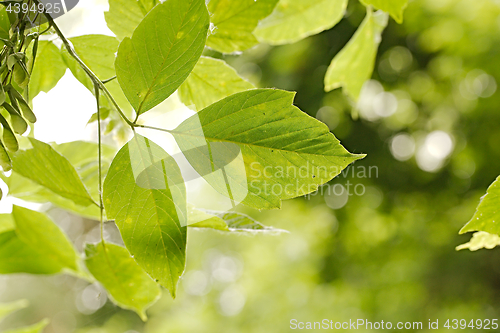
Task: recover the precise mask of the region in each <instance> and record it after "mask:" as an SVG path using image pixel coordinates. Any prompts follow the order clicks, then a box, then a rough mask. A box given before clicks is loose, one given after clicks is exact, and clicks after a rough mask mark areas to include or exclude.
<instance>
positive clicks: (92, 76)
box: [34, 0, 133, 128]
mask: <svg viewBox="0 0 500 333" xmlns="http://www.w3.org/2000/svg"><path fill="white" fill-rule="evenodd" d="M34 1H35V2H36V3H37V4H39V3H40V0H34ZM44 15H45V17H46V18H47V21H48V22H49V24H50V25H51V26H52V28H54V30H55V32H56V34H57V36H58V37H59V38H60V39H61V41H62V42H63V44H64V47H65V48H66V50H67V51H68V53H69V55H70V56H71V57H73V59H75V60H76V62H78V64H79V65H80V67H81V68H82V69H83V71H84V72H85V74H87V76H88V77H89V78H90V80H91V81H92V83H93V84H94V85H97V86H98V87H99V89H101V90H102V91H103V92H104V94H105V95H106V97H107V98H108V99H109V100H110V102H111V103H112V104H113V106H114V107H115V109H116V111H118V113H119V114H120V116H121V117H122V118H123V120H124V121H125V122H126V123H127V124H128V125H129V126H130V127H132V128H133V123H132V121H130V120H129V119H128V118H127V116H126V115H125V114H124V113H123V111H122V109H121V108H120V106H119V105H118V103H117V102H116V101H115V99H114V98H113V96H112V95H111V93H110V92H109V91H108V89H107V88H106V86H105V85H104V83H103V82H102V81H101V80H100V79H99V78H98V77H97V75H95V74H94V72H92V70H91V69H90V68H89V67H88V66H87V65H86V64H85V63H84V62H83V61H82V59H80V57H79V56H78V54H77V53H76V51H75V49H74V48H73V45H72V44H71V42H70V41H69V40H68V39H67V38H66V36H64V34H63V33H62V31H61V29H59V27H58V26H57V24H56V23H55V22H54V19H53V18H52V17H51V16H50V15H49V14H47V13H46V12H44Z"/></svg>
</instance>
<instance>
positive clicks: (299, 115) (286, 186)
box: [173, 89, 363, 209]
mask: <svg viewBox="0 0 500 333" xmlns="http://www.w3.org/2000/svg"><path fill="white" fill-rule="evenodd" d="M293 98H294V93H291V92H287V91H282V90H275V89H254V90H248V91H245V92H241V93H237V94H234V95H232V96H229V97H227V98H225V99H223V100H221V101H219V102H217V103H214V104H212V105H211V106H209V107H207V108H205V109H203V110H202V111H200V112H198V113H197V114H195V115H193V116H191V117H190V118H188V119H187V120H186V121H184V122H183V123H182V124H180V125H179V127H178V128H177V129H176V130H175V131H173V135H174V137H175V139H176V141H177V143H178V145H179V147H180V148H181V150H182V151H183V154H184V156H185V157H186V158H187V160H188V161H189V162H190V163H191V165H192V166H193V168H194V169H195V170H196V171H197V172H198V173H199V174H200V175H202V176H203V177H204V178H205V180H207V182H208V183H209V184H210V185H211V186H212V187H214V189H215V190H217V191H218V192H219V193H221V194H223V195H225V196H227V197H228V198H230V199H232V200H233V202H235V203H240V202H241V203H243V204H245V205H248V206H250V207H253V208H257V209H273V208H280V206H281V200H283V199H289V198H294V197H298V196H302V195H305V194H307V193H311V192H313V191H315V190H316V189H317V188H318V186H320V185H322V184H324V183H326V182H327V181H329V180H331V179H332V178H333V177H335V176H336V175H338V174H339V173H340V171H341V170H342V169H344V168H345V167H346V166H347V165H348V164H350V163H352V162H354V161H355V160H357V159H359V158H362V157H363V155H353V154H351V153H349V152H348V151H347V150H345V149H344V147H342V146H341V145H340V143H339V141H338V140H337V139H336V138H335V136H334V135H333V134H331V133H330V131H329V130H328V127H327V126H326V125H325V124H323V123H321V122H319V121H318V120H316V119H314V118H312V117H310V116H308V115H307V114H305V113H303V112H302V111H300V110H299V109H298V108H297V107H295V106H293V104H292V103H293Z"/></svg>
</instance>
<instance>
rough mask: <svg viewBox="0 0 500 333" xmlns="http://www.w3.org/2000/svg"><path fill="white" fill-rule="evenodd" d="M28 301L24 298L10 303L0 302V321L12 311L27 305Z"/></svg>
mask: <svg viewBox="0 0 500 333" xmlns="http://www.w3.org/2000/svg"><path fill="white" fill-rule="evenodd" d="M28 305H29V302H28V301H27V300H25V299H20V300H18V301H15V302H12V303H3V304H2V303H0V321H1V320H2V319H3V318H5V317H7V316H8V315H10V314H11V313H13V312H16V311H18V310H21V309H24V308H26V307H28Z"/></svg>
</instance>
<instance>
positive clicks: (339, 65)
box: [325, 10, 388, 101]
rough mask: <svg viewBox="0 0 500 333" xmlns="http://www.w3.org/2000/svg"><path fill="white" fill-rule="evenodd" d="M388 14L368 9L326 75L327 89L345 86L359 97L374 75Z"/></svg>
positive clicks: (354, 97)
mask: <svg viewBox="0 0 500 333" xmlns="http://www.w3.org/2000/svg"><path fill="white" fill-rule="evenodd" d="M387 20H388V16H387V14H385V13H384V12H381V11H378V12H376V13H372V12H371V10H368V12H367V14H366V17H365V19H364V20H363V22H362V23H361V25H360V26H359V28H358V30H357V31H356V33H355V34H354V36H353V37H352V38H351V40H350V41H349V42H348V43H347V45H346V46H344V48H343V49H342V50H341V51H340V52H339V53H338V54H337V55H336V56H335V58H333V60H332V63H331V64H330V67H328V70H327V72H326V76H325V91H330V90H333V89H336V88H340V87H342V88H343V90H344V93H345V94H347V95H348V96H349V97H351V98H352V99H353V100H355V101H356V100H357V99H358V97H359V94H360V92H361V88H362V86H363V84H364V83H365V82H366V81H367V80H368V79H369V78H370V77H371V76H372V72H373V67H374V66H375V58H376V56H377V49H378V45H379V44H380V41H381V35H382V31H384V28H385V26H386V25H387Z"/></svg>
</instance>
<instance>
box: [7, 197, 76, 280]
mask: <svg viewBox="0 0 500 333" xmlns="http://www.w3.org/2000/svg"><path fill="white" fill-rule="evenodd" d="M12 215H13V217H14V221H15V224H16V234H17V236H18V237H19V239H20V240H21V241H22V242H24V243H26V244H29V245H30V246H31V247H32V248H34V249H36V250H37V252H38V253H40V254H42V255H44V256H45V257H46V258H50V260H52V261H53V262H55V263H57V264H59V265H60V266H61V268H67V269H70V270H72V271H75V272H78V258H79V255H78V253H77V252H76V250H75V248H74V247H73V244H72V243H71V242H70V241H69V239H68V238H67V237H66V235H65V234H64V233H63V231H62V230H61V229H60V228H59V227H58V226H57V225H56V224H55V223H54V222H53V221H52V220H51V219H50V218H49V217H47V216H46V215H45V214H42V213H39V212H35V211H32V210H29V209H26V208H22V207H19V206H14V207H13V209H12Z"/></svg>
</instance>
